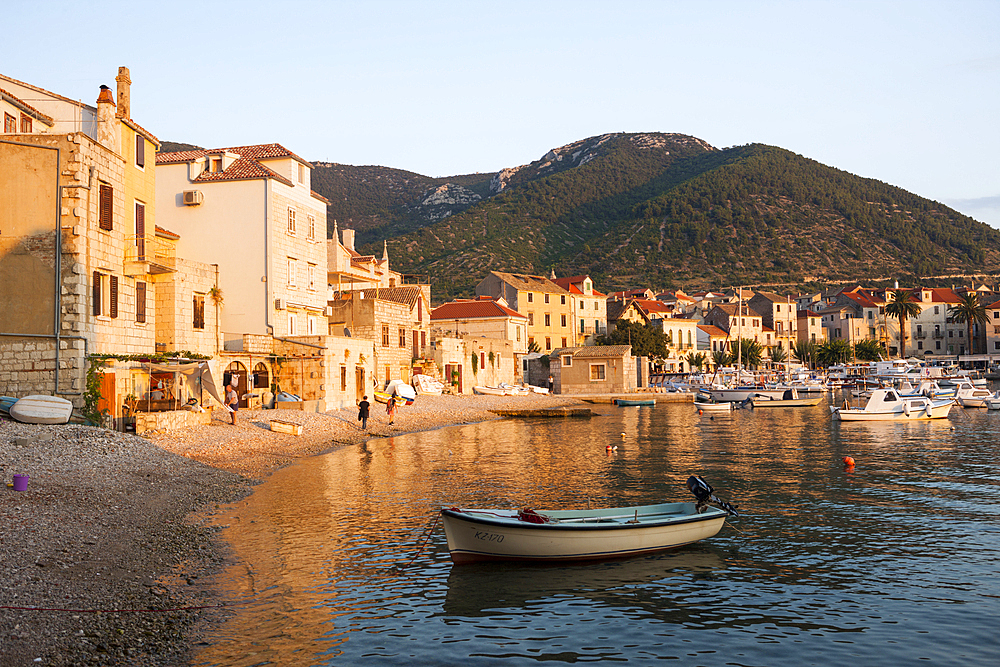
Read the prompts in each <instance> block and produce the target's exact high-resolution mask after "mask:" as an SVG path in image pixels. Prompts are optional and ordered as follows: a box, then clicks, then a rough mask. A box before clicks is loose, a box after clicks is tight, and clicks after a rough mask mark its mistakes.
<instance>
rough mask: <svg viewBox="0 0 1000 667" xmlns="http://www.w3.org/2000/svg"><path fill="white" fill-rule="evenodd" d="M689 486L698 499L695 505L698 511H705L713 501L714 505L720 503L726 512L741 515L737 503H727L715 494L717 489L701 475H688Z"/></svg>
mask: <svg viewBox="0 0 1000 667" xmlns="http://www.w3.org/2000/svg"><path fill="white" fill-rule="evenodd" d="M687 487H688V490H690V491H691V493H693V494H694V497H695V498H696V499H697V501H696V502H695V507H696V508H697V510H698V512H704V511H705V507H706V506H707V505H708V504H709V503H712V504H714V505H718V506H719V507H720V508H722V509H724V510H726V512H728V513H729V514H731V515H733V516H739V515H740V513H739V512H737V511H736V505H733V504H731V503H727V502H726V501H725V500H721V499H720V498H717V497H716V496H715V489H713V488H712V485H711V484H709V483H708V482H706V481H705V478H704V477H702V476H701V475H698V476H695V475H691V476H690V477H688V481H687Z"/></svg>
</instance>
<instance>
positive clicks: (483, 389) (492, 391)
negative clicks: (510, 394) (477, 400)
mask: <svg viewBox="0 0 1000 667" xmlns="http://www.w3.org/2000/svg"><path fill="white" fill-rule="evenodd" d="M472 392H473V393H475V394H482V395H484V396H506V395H507V392H506V391H504V390H503V389H501V388H500V387H487V386H482V385H476V386H475V387H473V388H472Z"/></svg>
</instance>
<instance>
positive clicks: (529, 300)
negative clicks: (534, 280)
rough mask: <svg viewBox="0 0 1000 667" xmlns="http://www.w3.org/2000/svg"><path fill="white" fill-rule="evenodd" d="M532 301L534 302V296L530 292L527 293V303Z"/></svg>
mask: <svg viewBox="0 0 1000 667" xmlns="http://www.w3.org/2000/svg"><path fill="white" fill-rule="evenodd" d="M534 300H535V295H534V294H533V293H531V292H528V303H532V302H533V301H534Z"/></svg>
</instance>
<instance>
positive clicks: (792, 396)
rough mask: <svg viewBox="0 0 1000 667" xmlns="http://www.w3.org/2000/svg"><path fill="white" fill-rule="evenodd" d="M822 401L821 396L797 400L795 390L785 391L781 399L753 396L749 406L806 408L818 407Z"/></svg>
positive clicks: (797, 394)
mask: <svg viewBox="0 0 1000 667" xmlns="http://www.w3.org/2000/svg"><path fill="white" fill-rule="evenodd" d="M822 400H823V397H822V396H813V397H810V398H799V393H798V392H797V391H796V390H794V389H786V390H785V393H784V394H783V395H782V397H781V398H771V397H770V396H764V395H758V394H755V395H754V396H752V397H751V398H750V406H751V407H753V408H806V407H812V406H814V405H819V403H820V401H822Z"/></svg>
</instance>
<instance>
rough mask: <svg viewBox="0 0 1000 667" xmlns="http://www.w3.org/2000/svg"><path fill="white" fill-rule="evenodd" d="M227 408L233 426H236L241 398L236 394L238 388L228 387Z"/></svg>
mask: <svg viewBox="0 0 1000 667" xmlns="http://www.w3.org/2000/svg"><path fill="white" fill-rule="evenodd" d="M226 407H227V408H229V410H230V412H229V418H230V419H231V420H232V422H231V423H232V425H233V426H236V411H237V410H239V409H240V397H239V396H238V395H237V394H236V387H234V386H233V385H228V386H227V387H226Z"/></svg>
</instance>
